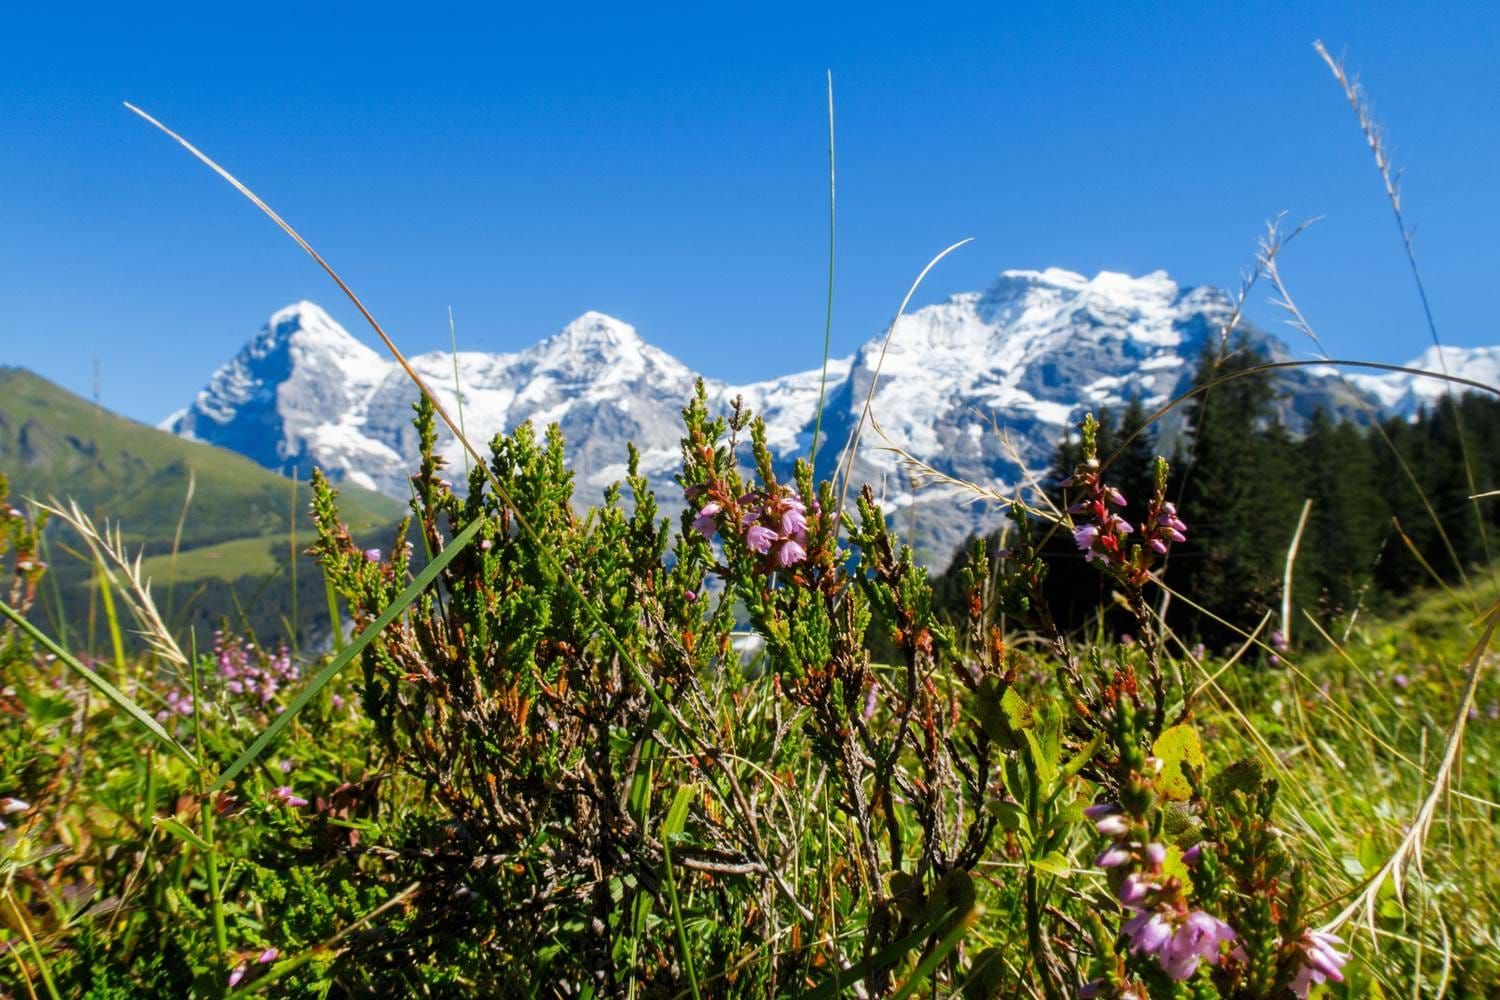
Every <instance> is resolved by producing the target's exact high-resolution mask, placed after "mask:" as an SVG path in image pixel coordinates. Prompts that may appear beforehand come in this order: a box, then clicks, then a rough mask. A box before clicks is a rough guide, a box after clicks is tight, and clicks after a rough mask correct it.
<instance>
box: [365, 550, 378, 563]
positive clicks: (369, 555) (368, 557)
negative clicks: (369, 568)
mask: <svg viewBox="0 0 1500 1000" xmlns="http://www.w3.org/2000/svg"><path fill="white" fill-rule="evenodd" d="M365 562H372V563H378V562H380V550H379V549H365Z"/></svg>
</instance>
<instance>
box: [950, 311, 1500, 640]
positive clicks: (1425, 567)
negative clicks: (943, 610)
mask: <svg viewBox="0 0 1500 1000" xmlns="http://www.w3.org/2000/svg"><path fill="white" fill-rule="evenodd" d="M1266 361H1267V358H1266V356H1265V355H1264V354H1263V353H1262V352H1260V351H1259V350H1257V349H1256V348H1255V347H1254V346H1253V345H1252V344H1250V343H1249V342H1248V341H1246V340H1244V339H1243V338H1241V339H1237V340H1235V341H1232V342H1231V343H1230V344H1229V345H1228V347H1227V349H1224V350H1219V349H1217V348H1211V349H1209V350H1206V351H1205V353H1204V354H1203V355H1202V356H1201V357H1200V358H1199V361H1198V365H1197V368H1196V370H1195V373H1194V380H1193V385H1194V388H1195V389H1198V390H1200V391H1199V392H1198V394H1197V395H1195V396H1194V397H1193V398H1192V399H1191V400H1189V401H1188V402H1187V403H1186V404H1185V405H1184V410H1185V412H1184V414H1183V420H1182V426H1181V430H1180V431H1179V432H1176V433H1174V434H1172V435H1171V438H1172V439H1171V440H1170V441H1169V440H1165V439H1159V432H1158V428H1157V427H1156V426H1154V425H1151V426H1147V420H1148V419H1149V414H1148V413H1147V411H1146V408H1145V407H1144V406H1143V405H1142V404H1141V402H1140V400H1138V399H1133V400H1131V401H1130V402H1129V403H1128V404H1127V405H1126V406H1124V407H1122V408H1121V409H1120V410H1119V411H1118V412H1112V411H1105V412H1103V413H1099V414H1097V415H1096V417H1097V419H1098V421H1099V424H1100V429H1099V457H1100V461H1101V462H1105V461H1108V460H1109V458H1110V456H1114V460H1113V461H1109V462H1108V467H1107V469H1106V470H1105V478H1106V479H1107V480H1108V481H1109V482H1110V483H1112V484H1113V485H1115V486H1117V487H1118V488H1119V489H1120V490H1121V491H1122V492H1123V493H1124V494H1125V496H1126V497H1127V499H1128V500H1129V501H1130V504H1131V507H1132V509H1135V510H1139V508H1140V506H1141V505H1143V504H1144V502H1145V500H1146V499H1147V497H1148V495H1149V493H1150V489H1151V476H1152V464H1153V462H1154V459H1155V456H1156V455H1157V454H1158V449H1159V448H1161V450H1162V452H1163V453H1165V454H1166V455H1167V457H1168V458H1169V459H1170V460H1171V463H1172V472H1171V480H1170V486H1169V495H1170V496H1172V497H1173V498H1174V499H1175V500H1176V502H1177V506H1178V509H1179V510H1180V511H1181V513H1182V516H1183V518H1184V519H1185V520H1186V521H1187V522H1188V527H1189V530H1188V532H1187V541H1186V542H1183V543H1179V544H1178V545H1176V546H1174V547H1173V549H1172V553H1171V557H1170V559H1169V560H1168V562H1167V565H1166V570H1165V574H1164V579H1163V582H1164V583H1165V585H1166V587H1167V588H1169V589H1170V590H1171V591H1172V592H1173V595H1174V596H1173V597H1172V598H1171V599H1170V600H1169V601H1168V602H1167V620H1168V623H1169V625H1171V627H1172V628H1173V630H1174V631H1175V632H1176V633H1177V634H1178V635H1181V636H1191V637H1194V638H1195V639H1198V640H1202V641H1204V642H1206V643H1208V644H1210V645H1215V646H1223V645H1225V644H1228V643H1230V642H1233V641H1235V640H1236V638H1237V637H1238V633H1237V632H1236V631H1235V629H1234V628H1231V627H1229V625H1232V626H1235V627H1238V628H1241V629H1247V630H1248V629H1249V628H1251V627H1253V626H1254V625H1255V624H1257V623H1258V622H1259V621H1260V620H1261V618H1262V617H1263V616H1264V615H1265V614H1266V613H1267V612H1272V624H1271V625H1270V626H1269V627H1268V631H1269V630H1270V629H1278V630H1279V629H1280V628H1281V627H1282V623H1281V621H1280V605H1281V602H1282V591H1283V576H1284V572H1285V569H1286V564H1287V555H1288V549H1289V547H1290V545H1291V543H1292V541H1293V538H1294V536H1295V535H1296V532H1297V525H1298V522H1299V520H1300V518H1301V514H1302V510H1303V507H1304V504H1308V516H1307V520H1306V524H1305V525H1304V527H1303V530H1302V533H1301V536H1300V538H1299V539H1298V547H1297V555H1296V559H1295V562H1294V572H1293V577H1292V588H1291V589H1292V594H1291V596H1292V605H1293V608H1294V609H1295V610H1294V620H1293V624H1294V627H1295V626H1297V625H1298V624H1299V622H1298V621H1297V619H1300V618H1301V612H1302V611H1303V610H1305V611H1307V612H1308V613H1309V614H1311V615H1313V616H1314V617H1315V618H1317V619H1318V620H1319V622H1320V623H1322V624H1323V625H1324V626H1325V627H1339V626H1341V625H1342V624H1344V623H1347V622H1348V621H1349V620H1350V619H1351V617H1353V616H1355V615H1356V614H1358V613H1361V612H1362V611H1368V610H1371V609H1377V610H1378V609H1380V608H1383V607H1388V606H1389V605H1390V604H1391V603H1392V602H1393V601H1394V600H1396V599H1398V598H1399V597H1401V596H1402V595H1404V594H1407V593H1409V592H1411V591H1412V590H1414V589H1416V588H1420V587H1424V586H1435V585H1439V584H1444V585H1453V584H1461V583H1463V582H1464V581H1465V580H1466V579H1468V578H1469V577H1471V576H1472V575H1473V574H1474V572H1475V571H1476V569H1478V568H1480V567H1483V566H1487V565H1488V564H1489V563H1490V561H1491V560H1492V558H1493V556H1494V555H1495V554H1496V552H1497V550H1500V530H1497V529H1500V503H1497V499H1500V498H1486V497H1483V496H1480V495H1482V494H1485V493H1488V492H1490V491H1492V490H1495V489H1497V485H1500V484H1497V482H1496V476H1495V470H1496V469H1497V468H1500V398H1497V397H1494V396H1490V395H1486V394H1477V393H1470V394H1467V395H1463V396H1458V397H1455V396H1445V397H1443V398H1442V399H1441V400H1440V401H1439V402H1438V403H1436V404H1435V405H1433V406H1432V407H1430V408H1426V409H1424V410H1422V411H1420V412H1419V413H1418V414H1417V415H1416V417H1415V418H1414V419H1410V420H1408V419H1402V418H1395V417H1392V418H1386V419H1375V418H1374V413H1373V410H1371V411H1369V418H1368V419H1360V418H1361V417H1362V416H1364V415H1362V414H1358V413H1357V414H1356V417H1355V418H1354V419H1350V418H1348V417H1344V418H1338V419H1336V418H1335V417H1333V416H1331V415H1330V414H1329V413H1328V412H1327V411H1325V410H1321V409H1320V410H1318V411H1317V412H1315V413H1314V414H1313V415H1312V417H1311V418H1310V419H1309V420H1308V421H1307V423H1306V426H1305V427H1304V428H1302V433H1300V434H1294V433H1292V432H1291V430H1290V429H1289V428H1288V427H1287V426H1286V425H1285V424H1284V423H1283V422H1282V421H1281V419H1280V418H1279V416H1278V412H1277V407H1276V401H1277V394H1278V386H1277V379H1276V376H1275V375H1274V374H1251V375H1246V376H1244V377H1235V378H1232V379H1230V380H1228V381H1219V382H1217V383H1216V384H1214V385H1212V386H1209V385H1208V383H1209V382H1211V381H1213V380H1215V379H1222V377H1223V376H1226V375H1233V374H1234V373H1235V372H1238V371H1244V370H1246V369H1250V368H1254V367H1256V366H1258V365H1261V364H1264V363H1265V362H1266ZM1163 446H1165V447H1163ZM1117 452H1118V453H1117ZM1082 457H1083V456H1082V455H1081V454H1080V444H1079V441H1078V440H1077V438H1075V437H1072V436H1065V437H1064V439H1063V441H1062V442H1061V443H1060V445H1059V447H1058V450H1057V454H1056V457H1055V459H1054V461H1053V464H1052V468H1051V470H1050V471H1049V473H1048V474H1047V476H1046V478H1045V480H1044V482H1043V487H1044V489H1045V490H1046V492H1047V494H1048V496H1049V497H1050V498H1051V499H1052V501H1053V502H1054V503H1055V504H1056V505H1057V506H1058V508H1059V509H1066V507H1067V504H1068V502H1069V501H1068V498H1067V491H1066V490H1065V489H1064V488H1063V486H1062V485H1061V484H1062V483H1063V482H1064V481H1065V480H1066V479H1067V478H1068V477H1069V476H1071V475H1072V473H1073V471H1074V469H1075V468H1076V467H1077V465H1078V463H1079V461H1080V460H1081V459H1082ZM1476 496H1477V497H1479V498H1478V499H1474V498H1475V497H1476ZM1042 533H1043V534H1046V529H1043V530H1042ZM1003 544H1004V543H1003V541H1002V539H1001V537H1000V536H998V535H997V536H995V537H994V538H992V539H991V540H990V544H989V549H990V551H991V552H992V553H993V552H995V551H997V550H998V549H999V548H1001V547H1003ZM1044 554H1045V555H1046V556H1047V562H1048V565H1049V569H1048V578H1047V584H1046V591H1047V596H1048V600H1049V602H1050V603H1051V605H1052V611H1053V614H1054V616H1055V617H1056V618H1057V620H1058V621H1059V623H1060V624H1063V625H1064V626H1067V627H1073V628H1079V627H1085V626H1088V625H1090V624H1097V623H1098V622H1099V621H1100V620H1101V616H1102V620H1103V621H1104V622H1105V623H1106V624H1107V625H1109V626H1112V627H1117V628H1124V627H1125V620H1126V619H1125V616H1123V615H1122V614H1119V613H1118V611H1117V609H1115V608H1113V606H1112V597H1111V595H1110V593H1109V591H1108V585H1107V581H1106V580H1105V578H1104V577H1103V576H1102V575H1100V574H1098V573H1096V572H1094V571H1093V567H1090V566H1087V565H1085V563H1084V561H1083V558H1082V553H1081V552H1079V551H1078V549H1077V547H1076V546H1075V545H1074V543H1073V539H1072V536H1071V533H1070V532H1069V531H1066V530H1061V529H1059V530H1056V531H1053V532H1052V533H1051V537H1050V538H1049V539H1048V541H1047V542H1046V544H1045V546H1044ZM968 558H969V556H968V550H967V548H966V550H965V551H964V552H963V553H961V554H960V555H959V556H958V557H957V558H956V559H955V561H954V563H953V565H951V566H950V567H949V568H948V570H947V571H945V572H944V573H943V574H941V576H940V577H939V578H938V592H939V593H940V594H944V595H947V596H948V599H950V600H953V601H954V602H955V607H957V603H956V602H957V601H958V600H959V598H960V593H961V590H962V588H961V586H960V585H959V581H960V578H961V568H962V565H963V564H964V563H965V562H966V561H967V560H968ZM1218 619H1223V620H1224V621H1220V620H1218ZM1226 622H1227V623H1229V625H1226V624H1225V623H1226ZM1303 631H1306V628H1305V625H1304V628H1303Z"/></svg>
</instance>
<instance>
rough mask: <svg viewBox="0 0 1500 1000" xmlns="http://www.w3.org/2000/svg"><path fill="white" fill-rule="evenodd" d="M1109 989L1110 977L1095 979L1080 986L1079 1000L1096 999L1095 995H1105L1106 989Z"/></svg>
mask: <svg viewBox="0 0 1500 1000" xmlns="http://www.w3.org/2000/svg"><path fill="white" fill-rule="evenodd" d="M1107 989H1109V980H1108V979H1094V980H1090V981H1089V982H1087V983H1084V984H1083V985H1082V986H1080V987H1078V997H1079V1000H1094V998H1095V997H1102V996H1104V991H1105V990H1107Z"/></svg>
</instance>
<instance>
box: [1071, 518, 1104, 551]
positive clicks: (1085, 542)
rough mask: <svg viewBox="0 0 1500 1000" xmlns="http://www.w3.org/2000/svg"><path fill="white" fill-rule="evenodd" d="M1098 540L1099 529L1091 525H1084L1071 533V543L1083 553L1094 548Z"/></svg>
mask: <svg viewBox="0 0 1500 1000" xmlns="http://www.w3.org/2000/svg"><path fill="white" fill-rule="evenodd" d="M1098 540H1099V529H1098V528H1097V527H1096V526H1095V525H1092V524H1085V525H1084V526H1083V527H1081V528H1078V529H1077V530H1075V531H1074V532H1073V541H1074V543H1075V544H1077V546H1078V547H1079V548H1080V549H1083V550H1084V551H1085V552H1086V551H1088V550H1089V549H1091V548H1093V547H1094V543H1095V542H1097V541H1098Z"/></svg>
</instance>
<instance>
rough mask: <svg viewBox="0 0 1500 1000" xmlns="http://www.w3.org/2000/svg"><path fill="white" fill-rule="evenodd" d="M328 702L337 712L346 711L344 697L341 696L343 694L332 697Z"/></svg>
mask: <svg viewBox="0 0 1500 1000" xmlns="http://www.w3.org/2000/svg"><path fill="white" fill-rule="evenodd" d="M328 702H329V704H331V705H332V706H333V710H334V711H335V712H342V711H343V710H344V696H343V695H341V694H336V695H333V696H332V697H330V698H329V699H328Z"/></svg>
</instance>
